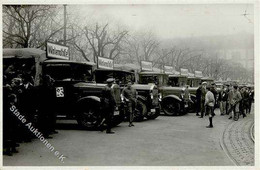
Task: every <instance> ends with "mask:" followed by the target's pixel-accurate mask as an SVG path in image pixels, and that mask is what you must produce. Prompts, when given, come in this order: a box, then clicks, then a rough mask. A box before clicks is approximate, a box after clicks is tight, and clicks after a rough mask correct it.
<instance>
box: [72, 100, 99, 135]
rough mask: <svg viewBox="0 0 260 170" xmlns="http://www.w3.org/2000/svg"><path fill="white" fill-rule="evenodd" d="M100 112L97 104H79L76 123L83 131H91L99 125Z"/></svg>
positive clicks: (90, 102)
mask: <svg viewBox="0 0 260 170" xmlns="http://www.w3.org/2000/svg"><path fill="white" fill-rule="evenodd" d="M100 119H101V116H100V111H99V105H98V103H97V102H94V101H88V102H87V103H86V104H84V103H81V104H80V105H79V110H78V114H77V122H78V124H79V125H80V126H81V127H82V128H83V129H88V130H93V129H95V128H97V126H98V125H99V123H100Z"/></svg>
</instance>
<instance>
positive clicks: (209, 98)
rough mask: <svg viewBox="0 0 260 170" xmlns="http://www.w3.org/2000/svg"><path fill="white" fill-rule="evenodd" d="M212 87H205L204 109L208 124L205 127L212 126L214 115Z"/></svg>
mask: <svg viewBox="0 0 260 170" xmlns="http://www.w3.org/2000/svg"><path fill="white" fill-rule="evenodd" d="M213 88H214V87H212V86H209V87H207V90H206V92H207V93H206V96H205V107H206V111H207V113H208V115H209V125H208V126H207V128H213V117H214V115H215V114H214V105H215V98H214V94H213V93H212V91H214V89H213Z"/></svg>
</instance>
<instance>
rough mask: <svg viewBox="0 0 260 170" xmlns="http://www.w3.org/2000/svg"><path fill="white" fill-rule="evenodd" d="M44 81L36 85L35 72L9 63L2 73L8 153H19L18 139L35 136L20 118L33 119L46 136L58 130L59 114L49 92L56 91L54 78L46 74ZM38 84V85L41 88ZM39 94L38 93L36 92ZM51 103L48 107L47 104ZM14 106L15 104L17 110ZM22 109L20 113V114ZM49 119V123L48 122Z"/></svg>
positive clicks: (30, 138)
mask: <svg viewBox="0 0 260 170" xmlns="http://www.w3.org/2000/svg"><path fill="white" fill-rule="evenodd" d="M42 81H43V85H42V86H40V87H37V88H36V87H35V86H34V82H33V78H32V72H30V71H28V70H21V69H15V67H14V66H13V65H10V66H9V67H8V68H6V69H5V70H4V75H3V124H4V127H3V152H4V154H6V155H12V154H13V153H17V152H18V151H17V149H16V148H17V147H19V145H20V144H19V143H22V142H31V140H32V139H33V138H35V136H34V135H33V134H32V133H31V132H30V129H29V128H28V127H27V126H25V123H24V122H22V121H21V120H20V119H19V118H24V119H25V120H26V123H32V126H33V127H35V128H37V129H38V130H39V131H40V132H41V133H42V134H43V136H44V137H45V138H48V137H49V135H50V134H53V133H57V131H55V127H54V125H55V122H56V116H55V114H53V112H52V110H53V107H51V104H52V103H53V102H52V101H50V98H49V97H48V95H51V94H53V92H52V90H53V89H54V88H53V79H52V78H51V77H50V76H46V77H45V78H44V80H42ZM38 88H39V89H38ZM36 95H37V96H36ZM46 106H49V107H46ZM11 108H16V109H17V110H16V111H15V112H14V111H12V109H11ZM18 113H19V115H18ZM47 122H48V126H46V123H47Z"/></svg>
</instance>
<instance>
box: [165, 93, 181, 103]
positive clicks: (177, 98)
mask: <svg viewBox="0 0 260 170" xmlns="http://www.w3.org/2000/svg"><path fill="white" fill-rule="evenodd" d="M168 98H172V99H174V100H177V101H179V102H181V101H182V100H181V99H180V98H179V97H178V96H176V95H173V94H171V95H168V96H166V97H164V98H163V99H162V102H163V101H164V100H165V99H168Z"/></svg>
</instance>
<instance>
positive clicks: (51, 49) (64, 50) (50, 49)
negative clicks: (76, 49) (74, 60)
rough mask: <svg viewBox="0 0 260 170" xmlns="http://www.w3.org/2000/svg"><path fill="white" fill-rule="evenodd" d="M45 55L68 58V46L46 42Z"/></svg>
mask: <svg viewBox="0 0 260 170" xmlns="http://www.w3.org/2000/svg"><path fill="white" fill-rule="evenodd" d="M46 50H47V57H48V58H56V59H63V60H69V47H67V46H64V45H59V44H55V43H51V42H47V48H46Z"/></svg>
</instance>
